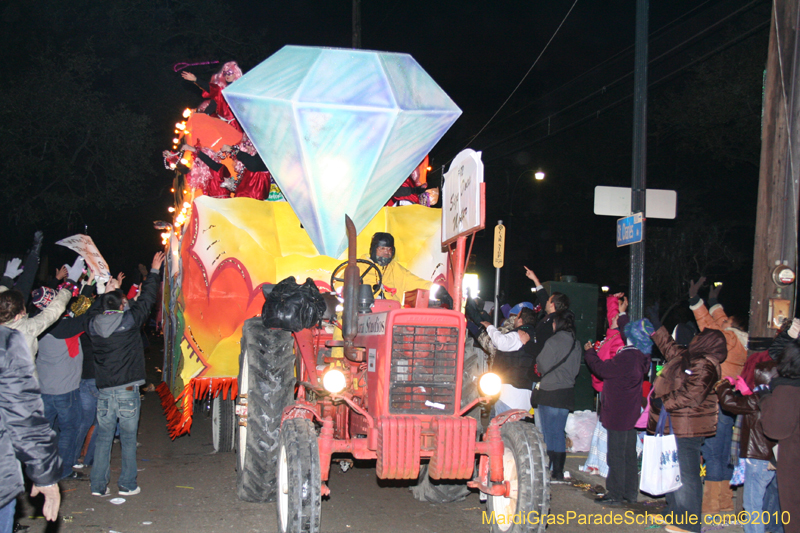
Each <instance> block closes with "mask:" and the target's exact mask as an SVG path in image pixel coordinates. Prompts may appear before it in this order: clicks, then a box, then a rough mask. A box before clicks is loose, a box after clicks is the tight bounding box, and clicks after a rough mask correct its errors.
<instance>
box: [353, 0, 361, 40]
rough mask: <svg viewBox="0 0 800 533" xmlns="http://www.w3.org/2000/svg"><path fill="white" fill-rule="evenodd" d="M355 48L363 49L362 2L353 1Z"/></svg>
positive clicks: (358, 0)
mask: <svg viewBox="0 0 800 533" xmlns="http://www.w3.org/2000/svg"><path fill="white" fill-rule="evenodd" d="M353 48H356V49H358V48H361V0H353Z"/></svg>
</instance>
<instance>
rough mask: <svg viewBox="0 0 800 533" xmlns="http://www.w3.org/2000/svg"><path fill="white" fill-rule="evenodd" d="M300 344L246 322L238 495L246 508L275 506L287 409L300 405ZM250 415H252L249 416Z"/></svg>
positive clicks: (279, 332) (255, 321) (284, 334)
mask: <svg viewBox="0 0 800 533" xmlns="http://www.w3.org/2000/svg"><path fill="white" fill-rule="evenodd" d="M293 347H294V338H293V337H292V334H291V333H289V332H288V331H282V330H279V329H269V328H265V327H264V325H263V323H262V322H261V318H260V317H255V318H251V319H249V320H246V321H245V323H244V327H243V328H242V352H241V355H240V356H239V397H238V399H237V406H236V407H237V409H238V410H239V412H240V413H241V414H240V416H238V417H237V418H238V419H239V421H238V425H237V428H238V431H237V438H236V459H237V461H236V492H237V494H238V496H239V498H240V499H241V500H244V501H246V502H271V501H275V485H276V481H275V461H277V460H278V447H279V442H278V438H279V433H280V428H281V417H282V415H283V409H284V407H286V406H287V405H289V404H291V403H292V401H293V400H294V383H295V377H294V362H295V358H294V357H295V356H294V354H293V353H292V352H293ZM245 413H246V415H245Z"/></svg>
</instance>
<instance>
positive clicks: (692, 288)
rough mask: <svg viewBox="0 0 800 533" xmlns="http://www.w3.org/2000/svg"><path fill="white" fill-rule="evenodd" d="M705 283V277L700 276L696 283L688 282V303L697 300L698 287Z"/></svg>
mask: <svg viewBox="0 0 800 533" xmlns="http://www.w3.org/2000/svg"><path fill="white" fill-rule="evenodd" d="M705 282H706V277H705V276H700V279H698V280H697V283H695V282H694V280H693V279H692V280H689V301H691V300H697V299H698V297H697V291H699V290H700V287H702V286H703V283H705Z"/></svg>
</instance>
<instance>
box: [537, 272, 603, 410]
mask: <svg viewBox="0 0 800 533" xmlns="http://www.w3.org/2000/svg"><path fill="white" fill-rule="evenodd" d="M544 288H545V289H547V293H548V294H553V293H554V292H563V293H564V294H566V295H567V296H569V308H570V309H571V310H572V312H573V313H575V331H576V333H577V334H578V341H579V342H580V343H581V346H583V345H584V344H586V342H587V341H592V342H594V341H595V340H597V299H598V298H599V296H600V288H599V287H598V286H597V285H594V284H592V283H577V282H564V281H547V282H545V283H544ZM584 409H591V410H594V409H595V400H594V389H593V388H592V378H591V372H589V368H588V367H587V366H586V363H584V362H583V361H581V371H580V373H579V374H578V377H577V378H576V379H575V410H576V411H581V410H584Z"/></svg>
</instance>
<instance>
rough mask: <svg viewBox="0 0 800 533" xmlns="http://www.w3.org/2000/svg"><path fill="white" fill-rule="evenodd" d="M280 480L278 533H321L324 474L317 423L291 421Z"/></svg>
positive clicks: (283, 436)
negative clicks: (322, 472) (315, 424)
mask: <svg viewBox="0 0 800 533" xmlns="http://www.w3.org/2000/svg"><path fill="white" fill-rule="evenodd" d="M280 442H281V446H280V454H279V456H278V465H277V469H276V470H277V472H276V477H277V478H278V505H277V507H278V531H280V532H281V533H318V532H319V526H320V513H321V511H322V491H321V488H322V474H321V471H320V463H319V448H318V447H317V432H316V430H315V428H314V423H313V422H311V421H310V420H307V419H305V418H290V419H289V420H287V421H286V422H284V423H283V427H282V428H281V440H280Z"/></svg>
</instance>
